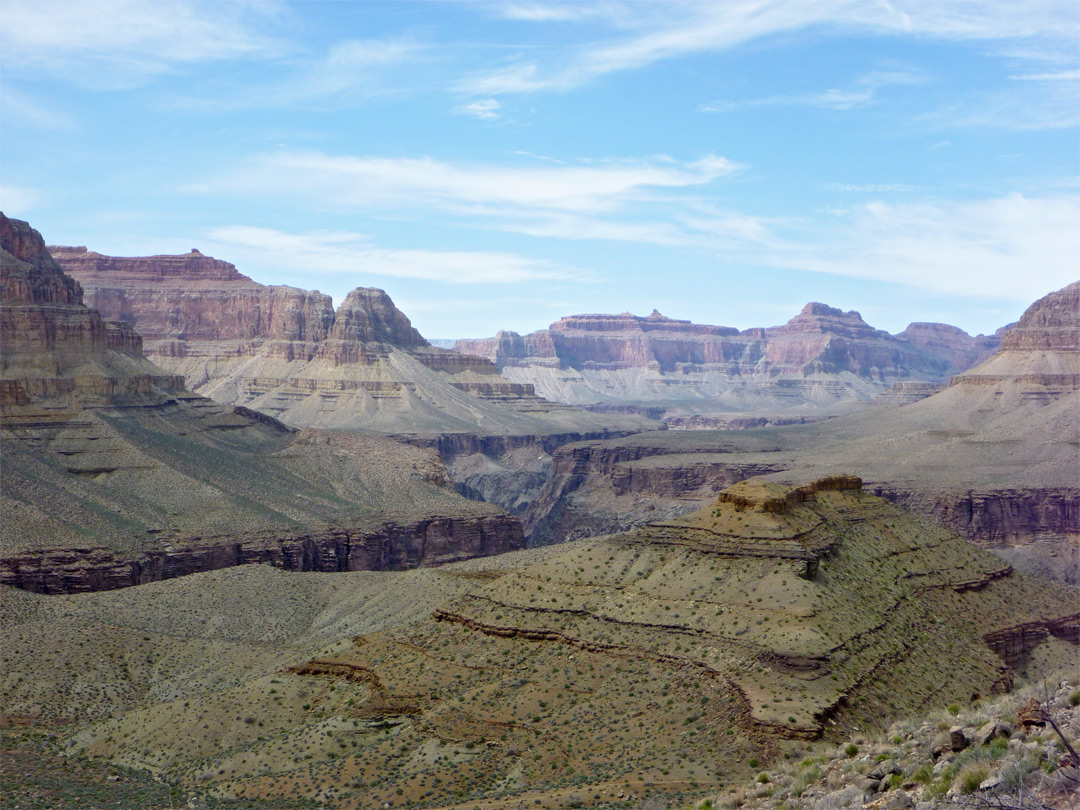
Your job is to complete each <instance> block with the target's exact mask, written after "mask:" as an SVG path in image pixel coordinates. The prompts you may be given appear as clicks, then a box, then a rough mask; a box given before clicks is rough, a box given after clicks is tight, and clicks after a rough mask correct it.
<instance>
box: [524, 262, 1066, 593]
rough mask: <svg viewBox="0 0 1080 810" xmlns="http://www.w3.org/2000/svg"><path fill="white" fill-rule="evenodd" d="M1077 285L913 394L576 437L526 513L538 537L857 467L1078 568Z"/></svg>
mask: <svg viewBox="0 0 1080 810" xmlns="http://www.w3.org/2000/svg"><path fill="white" fill-rule="evenodd" d="M1078 371H1080V283H1075V284H1071V285H1069V286H1068V287H1066V288H1064V289H1062V290H1059V291H1058V292H1055V293H1052V294H1050V295H1048V296H1045V297H1044V298H1042V299H1040V300H1039V301H1037V302H1035V303H1034V304H1032V306H1031V307H1029V308H1028V310H1027V312H1025V314H1024V316H1023V317H1022V318H1021V320H1020V322H1019V324H1018V325H1017V326H1016V327H1015V328H1013V329H1012V330H1010V331H1009V332H1008V333H1006V335H1005V337H1004V339H1003V344H1002V348H1001V350H1000V351H999V352H998V353H997V354H995V355H994V356H993V357H991V358H990V359H989V360H987V361H986V362H984V363H982V364H980V365H979V366H977V367H975V368H973V369H971V370H969V371H967V372H965V373H963V374H960V375H957V376H955V377H954V378H953V379H952V382H951V385H950V386H949V387H948V388H946V389H945V390H943V391H941V392H939V393H937V394H934V395H933V396H930V397H927V398H924V399H921V400H920V401H916V402H914V403H912V404H906V405H901V404H900V402H902V400H897V401H893V402H892V403H891V404H890V405H882V406H880V407H875V408H872V409H870V410H868V411H867V412H865V413H862V414H857V415H851V416H846V417H841V418H839V419H834V420H830V421H829V422H822V423H817V424H808V425H794V426H790V427H783V428H764V429H757V430H748V431H668V432H665V433H656V434H651V435H641V436H632V437H628V438H625V439H619V440H613V441H608V442H590V443H582V444H573V445H567V446H565V447H563V448H561V449H560V450H558V451H557V452H556V453H555V455H554V459H553V475H552V477H551V479H550V480H549V481H548V483H547V484H546V485H545V488H544V489H543V491H541V493H540V494H539V495H538V497H537V498H536V499H535V500H534V501H533V504H532V506H531V507H530V509H529V510H528V512H527V513H526V515H525V520H526V531H527V533H528V534H529V536H530V537H531V538H532V542H535V543H543V542H550V541H552V540H554V539H557V538H559V537H567V536H569V537H574V536H579V537H580V536H585V535H589V534H598V533H605V532H609V531H613V530H617V529H619V528H625V527H627V526H630V525H637V524H640V523H642V522H645V521H648V520H653V519H655V517H654V516H655V515H656V514H677V513H679V512H685V511H687V510H688V509H693V508H695V507H694V504H700V503H702V502H704V500H705V499H707V498H710V497H712V496H713V495H714V494H715V492H716V491H717V490H719V489H721V488H722V487H724V486H727V485H729V484H731V483H733V482H734V481H736V480H740V479H742V478H746V477H749V476H752V475H765V474H773V475H774V477H776V478H778V479H783V478H785V477H788V476H790V475H793V474H804V473H805V471H819V472H822V473H824V472H828V471H829V470H835V469H846V470H850V471H852V472H854V473H857V474H859V475H860V476H862V477H863V479H864V480H866V481H867V486H868V487H869V488H871V489H872V490H873V491H875V492H878V493H881V494H883V495H885V496H887V497H889V498H892V499H894V500H897V501H901V502H903V503H907V504H909V505H911V506H913V507H914V508H916V509H918V510H920V511H923V512H924V513H927V514H931V515H933V516H934V517H935V518H937V519H938V520H940V521H942V522H943V523H945V524H946V525H949V526H951V527H952V528H953V529H955V530H956V531H957V532H959V533H960V534H961V535H963V536H965V537H968V538H970V539H972V540H974V541H975V542H977V543H979V544H981V545H984V546H987V547H992V548H995V549H996V550H997V551H999V553H1002V554H1004V555H1006V556H1007V557H1008V558H1009V559H1011V560H1013V561H1014V562H1015V563H1016V564H1017V565H1020V566H1022V567H1027V568H1029V569H1031V570H1038V571H1042V572H1043V573H1050V574H1053V575H1055V576H1058V577H1059V578H1063V579H1065V580H1067V581H1069V582H1073V583H1075V582H1076V581H1077V579H1076V577H1077V572H1078V571H1080V488H1078V486H1077V483H1078V478H1077V470H1078V468H1080V467H1078V465H1080V452H1078V443H1077V441H1078V437H1080V376H1078Z"/></svg>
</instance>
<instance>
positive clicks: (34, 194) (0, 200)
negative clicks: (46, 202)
mask: <svg viewBox="0 0 1080 810" xmlns="http://www.w3.org/2000/svg"><path fill="white" fill-rule="evenodd" d="M43 196H44V195H43V194H42V192H41V191H39V190H38V189H36V188H30V187H28V186H9V185H0V210H2V211H3V212H4V213H5V214H7V215H8V216H12V217H15V218H16V219H21V218H22V217H23V216H25V215H26V213H27V212H29V211H33V210H34V209H35V208H36V207H37V206H38V205H39V204H40V203H41V200H42V198H43Z"/></svg>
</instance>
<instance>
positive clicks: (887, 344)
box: [454, 303, 996, 380]
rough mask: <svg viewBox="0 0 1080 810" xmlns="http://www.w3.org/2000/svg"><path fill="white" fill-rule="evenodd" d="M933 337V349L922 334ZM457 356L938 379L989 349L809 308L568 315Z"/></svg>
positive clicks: (478, 343) (954, 333)
mask: <svg viewBox="0 0 1080 810" xmlns="http://www.w3.org/2000/svg"><path fill="white" fill-rule="evenodd" d="M937 330H940V334H941V335H943V336H947V339H946V337H941V338H940V339H938V340H932V339H930V338H929V337H928V333H933V332H935V331H937ZM454 348H455V349H457V350H458V351H460V352H463V353H467V354H476V355H479V356H481V357H486V358H488V359H490V360H492V361H493V362H495V363H496V364H497V365H498V366H499V367H500V368H502V367H505V366H526V365H538V366H555V367H562V368H574V369H578V370H586V369H621V368H639V367H649V368H656V369H659V370H661V371H674V370H682V371H705V370H709V371H717V372H720V373H723V374H726V375H728V376H731V377H749V376H751V375H764V376H765V377H771V376H777V375H781V374H784V375H809V374H817V373H826V374H836V373H840V372H845V371H846V372H851V373H854V374H857V375H859V376H861V377H866V378H869V379H874V380H884V379H900V378H908V377H915V378H919V379H940V378H943V377H945V376H947V375H948V374H949V373H950V372H951V371H953V370H956V369H962V368H967V367H969V366H970V365H971V364H973V363H974V362H979V361H981V360H983V359H985V358H986V357H987V356H989V354H990V353H992V352H993V351H994V349H995V348H996V341H995V340H994V339H992V338H990V339H987V338H984V337H983V336H979V337H978V338H972V337H971V336H969V335H968V334H967V333H966V332H963V331H962V330H960V329H956V328H955V327H951V326H945V325H943V324H919V325H916V324H913V325H912V326H910V327H908V330H907V331H906V332H904V333H901V334H900V335H897V336H892V335H890V334H888V333H887V332H883V331H881V330H879V329H874V328H872V327H871V326H869V325H868V324H867V323H866V322H865V321H864V320H863V319H862V317H861V316H860V315H859V313H857V312H854V311H851V312H842V311H841V310H839V309H835V308H833V307H829V306H826V305H825V304H819V303H811V304H807V305H806V307H804V308H803V310H802V312H800V313H799V314H798V315H797V316H795V317H794V318H792V319H791V320H790V321H788V323H786V324H784V325H783V326H778V327H771V328H768V329H760V328H756V329H747V330H745V331H743V332H739V331H738V330H737V329H733V328H730V327H724V326H709V325H706V324H694V323H691V322H689V321H680V320H674V319H671V318H666V317H664V316H662V315H660V314H659V313H658V312H656V311H655V310H654V311H653V313H652V314H651V315H650V316H648V317H647V318H641V317H637V316H634V315H630V314H629V313H624V314H622V315H574V316H570V317H567V318H562V319H561V320H559V321H556V322H555V323H553V324H552V325H551V327H550V328H549V329H546V330H542V331H539V332H534V333H532V334H530V335H524V336H523V335H519V334H517V333H515V332H499V333H498V334H497V335H496V336H495V337H493V338H488V339H484V340H459V341H457V342H456V343H455V345H454Z"/></svg>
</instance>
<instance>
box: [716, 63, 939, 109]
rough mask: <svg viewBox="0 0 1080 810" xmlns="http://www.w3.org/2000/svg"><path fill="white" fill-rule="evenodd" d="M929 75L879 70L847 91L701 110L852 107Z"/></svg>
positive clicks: (771, 98) (794, 95)
mask: <svg viewBox="0 0 1080 810" xmlns="http://www.w3.org/2000/svg"><path fill="white" fill-rule="evenodd" d="M927 81H928V78H927V77H926V76H925V75H924V74H922V73H919V72H916V71H903V70H893V71H878V72H874V73H869V74H867V75H865V76H863V77H861V78H860V79H858V80H857V81H856V82H855V83H854V85H853V86H852V87H850V88H847V89H845V90H839V89H836V88H829V89H827V90H822V91H820V92H816V93H783V94H780V95H774V96H766V97H765V98H756V99H745V100H740V101H714V102H710V103H708V104H702V105H701V106H700V107H699V108H698V109H699V110H700V111H701V112H730V111H732V110H738V109H741V108H744V107H778V106H785V107H822V108H825V109H830V110H850V109H852V108H854V107H862V106H865V105H867V104H872V103H874V102H875V101H876V100H877V97H878V91H879V90H881V88H883V87H889V86H893V85H917V84H924V83H926V82H927Z"/></svg>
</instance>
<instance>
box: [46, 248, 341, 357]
mask: <svg viewBox="0 0 1080 810" xmlns="http://www.w3.org/2000/svg"><path fill="white" fill-rule="evenodd" d="M49 251H50V252H51V253H52V255H53V256H54V257H55V258H56V260H57V261H58V262H59V264H60V266H61V267H62V268H63V269H64V271H65V272H66V273H69V274H70V275H71V276H72V277H73V278H75V279H78V280H80V283H81V284H82V286H83V289H84V290H85V294H86V304H87V306H89V307H92V308H94V309H97V310H98V311H99V312H101V314H102V315H103V316H104V317H106V318H110V319H112V320H118V321H125V322H127V323H130V324H133V325H135V326H136V328H137V330H138V332H139V333H140V334H141V335H142V336H143V338H144V339H145V340H146V341H147V342H148V344H152V343H153V342H155V341H163V340H173V341H199V340H253V339H255V338H267V339H271V340H288V341H305V342H317V341H320V340H325V339H326V337H327V335H328V334H329V331H330V328H331V326H332V325H333V322H334V309H333V302H332V301H331V299H330V296H328V295H323V294H322V293H320V292H317V291H315V292H309V291H307V290H299V289H296V288H293V287H267V286H264V285H262V284H257V283H256V282H254V281H252V280H251V279H250V278H248V277H247V276H245V275H243V274H242V273H240V272H238V271H237V269H236V267H234V266H233V265H232V264H229V263H228V262H223V261H219V260H218V259H214V258H211V257H210V256H204V255H203V254H202V253H200V252H199V251H198V250H192V251H191V253H188V254H185V255H182V256H145V257H134V258H118V257H114V256H103V255H101V254H100V253H94V252H93V251H88V250H87V249H86V248H85V247H50V248H49ZM151 352H152V353H154V354H157V353H159V352H158V350H157V347H156V346H155V347H154V348H153V349H151Z"/></svg>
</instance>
